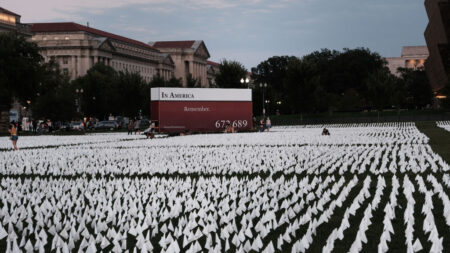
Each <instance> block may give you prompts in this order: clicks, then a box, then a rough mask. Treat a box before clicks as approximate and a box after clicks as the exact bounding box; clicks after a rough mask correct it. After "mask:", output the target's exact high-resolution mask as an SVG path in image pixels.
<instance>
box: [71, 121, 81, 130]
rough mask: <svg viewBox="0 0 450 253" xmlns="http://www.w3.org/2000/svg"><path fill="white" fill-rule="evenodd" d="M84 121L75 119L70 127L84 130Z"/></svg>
mask: <svg viewBox="0 0 450 253" xmlns="http://www.w3.org/2000/svg"><path fill="white" fill-rule="evenodd" d="M83 127H84V125H83V121H74V122H72V123H70V129H71V130H83Z"/></svg>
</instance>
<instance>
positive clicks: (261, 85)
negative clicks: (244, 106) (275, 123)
mask: <svg viewBox="0 0 450 253" xmlns="http://www.w3.org/2000/svg"><path fill="white" fill-rule="evenodd" d="M259 87H260V88H261V89H262V105H263V110H262V113H263V117H264V116H265V115H266V108H265V102H266V101H265V100H264V89H265V88H267V83H260V84H259Z"/></svg>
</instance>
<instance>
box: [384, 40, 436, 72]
mask: <svg viewBox="0 0 450 253" xmlns="http://www.w3.org/2000/svg"><path fill="white" fill-rule="evenodd" d="M427 58H428V49H427V47H426V46H406V47H402V53H401V56H400V57H390V58H385V59H386V61H387V63H388V68H389V70H390V71H391V73H392V74H394V75H397V76H399V75H400V73H399V72H398V71H397V70H398V68H410V69H418V68H423V67H424V64H425V61H426V60H427Z"/></svg>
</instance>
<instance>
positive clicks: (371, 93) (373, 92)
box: [366, 69, 396, 112]
mask: <svg viewBox="0 0 450 253" xmlns="http://www.w3.org/2000/svg"><path fill="white" fill-rule="evenodd" d="M366 85H367V89H368V93H367V94H368V99H369V102H370V105H371V107H372V108H375V109H376V110H378V112H380V111H382V110H383V109H384V108H386V107H388V106H390V105H392V94H393V92H394V90H395V85H396V80H395V77H394V76H393V75H392V74H391V73H390V72H389V70H387V69H381V70H379V71H376V72H373V73H372V74H370V75H369V77H368V78H367V81H366Z"/></svg>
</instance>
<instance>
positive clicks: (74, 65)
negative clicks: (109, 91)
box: [30, 22, 174, 82]
mask: <svg viewBox="0 0 450 253" xmlns="http://www.w3.org/2000/svg"><path fill="white" fill-rule="evenodd" d="M30 28H31V32H32V38H31V39H32V40H33V41H34V42H36V43H37V45H38V46H39V49H40V53H41V55H42V56H43V57H44V59H45V61H50V60H51V59H53V60H55V61H56V62H57V63H58V64H59V66H60V68H61V69H62V71H63V72H65V73H66V74H68V75H69V76H70V79H71V80H73V79H75V78H77V77H80V76H83V75H85V74H86V73H87V71H88V70H89V69H90V68H91V67H92V66H94V65H95V64H96V63H98V62H102V63H104V64H105V65H108V66H111V67H112V68H114V69H115V70H117V71H122V72H126V71H128V72H131V73H138V74H139V75H140V76H141V77H142V78H143V79H144V80H145V81H147V82H149V81H151V80H152V78H153V77H154V76H156V75H157V74H158V73H160V74H161V75H162V76H166V77H167V78H168V79H170V77H171V76H173V70H174V65H173V61H172V60H171V58H170V55H166V54H162V53H161V52H160V51H158V50H157V49H156V48H154V47H152V46H149V45H148V44H145V43H143V42H139V41H136V40H132V39H129V38H126V37H122V36H119V35H115V34H111V33H108V32H104V31H101V30H98V29H95V28H91V27H89V26H84V25H80V24H77V23H73V22H67V23H34V24H30Z"/></svg>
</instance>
